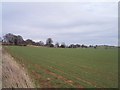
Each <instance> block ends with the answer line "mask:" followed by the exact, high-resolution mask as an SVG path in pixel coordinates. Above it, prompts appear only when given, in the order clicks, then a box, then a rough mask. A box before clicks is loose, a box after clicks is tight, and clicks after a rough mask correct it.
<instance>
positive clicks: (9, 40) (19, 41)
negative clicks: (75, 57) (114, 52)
mask: <svg viewBox="0 0 120 90" xmlns="http://www.w3.org/2000/svg"><path fill="white" fill-rule="evenodd" d="M0 42H2V45H19V46H27V45H35V46H46V47H55V48H88V47H89V48H95V49H96V48H97V47H98V46H97V45H95V46H93V45H89V46H87V45H84V44H82V45H80V44H70V45H66V44H65V43H64V42H63V43H61V44H59V43H58V42H56V43H55V44H53V40H52V38H47V40H46V43H44V42H43V41H39V42H35V41H33V40H31V39H27V40H24V39H23V37H22V36H20V35H14V34H11V33H8V34H6V35H4V36H3V39H2V38H0ZM104 46H105V47H108V46H107V45H104Z"/></svg>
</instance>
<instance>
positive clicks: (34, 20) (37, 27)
mask: <svg viewBox="0 0 120 90" xmlns="http://www.w3.org/2000/svg"><path fill="white" fill-rule="evenodd" d="M117 4H118V3H113V2H81V3H80V2H79V3H78V2H66V3H65V2H36V3H35V2H31V3H30V2H26V3H25V2H23V3H20V2H17V3H15V2H4V3H3V4H2V24H3V25H2V31H3V35H4V34H6V33H13V34H16V35H21V36H23V38H24V39H28V38H29V39H32V40H34V41H41V40H42V41H44V42H45V41H46V39H47V38H49V37H50V38H52V39H53V41H54V42H59V43H62V42H65V43H66V44H71V43H75V44H76V43H79V44H87V45H90V44H93V45H95V44H108V45H117V43H118V6H117Z"/></svg>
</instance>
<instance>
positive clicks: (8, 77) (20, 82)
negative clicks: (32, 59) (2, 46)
mask: <svg viewBox="0 0 120 90" xmlns="http://www.w3.org/2000/svg"><path fill="white" fill-rule="evenodd" d="M2 88H34V84H33V82H32V80H31V79H30V77H29V76H28V73H27V70H25V69H24V68H23V67H22V66H21V65H20V64H18V63H17V62H16V61H15V60H14V58H13V57H12V56H11V55H10V54H8V53H7V52H6V51H5V50H2Z"/></svg>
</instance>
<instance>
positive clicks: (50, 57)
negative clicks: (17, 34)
mask: <svg viewBox="0 0 120 90" xmlns="http://www.w3.org/2000/svg"><path fill="white" fill-rule="evenodd" d="M7 50H8V51H9V53H11V55H12V56H13V57H14V58H16V60H17V61H18V62H20V63H21V64H22V66H24V67H26V68H27V69H28V71H29V74H30V76H31V77H32V78H33V79H34V81H35V85H36V87H41V88H43V87H53V88H77V87H78V88H95V87H97V88H117V87H118V51H117V48H111V49H104V48H98V49H93V48H87V49H85V48H75V49H73V48H65V49H63V48H46V47H27V46H26V47H24V46H8V47H7Z"/></svg>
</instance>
